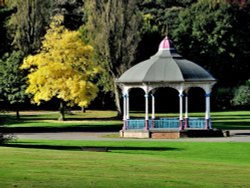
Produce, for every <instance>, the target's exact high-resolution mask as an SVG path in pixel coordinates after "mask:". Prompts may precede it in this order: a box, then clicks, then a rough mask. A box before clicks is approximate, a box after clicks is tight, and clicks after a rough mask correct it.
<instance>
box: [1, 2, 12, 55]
mask: <svg viewBox="0 0 250 188" xmlns="http://www.w3.org/2000/svg"><path fill="white" fill-rule="evenodd" d="M12 11H13V10H12V9H10V8H8V7H7V5H6V4H5V1H0V33H1V37H0V56H2V55H3V54H4V53H5V52H7V51H9V48H10V45H9V41H8V38H7V28H6V21H7V19H8V18H9V16H10V15H11V13H12Z"/></svg>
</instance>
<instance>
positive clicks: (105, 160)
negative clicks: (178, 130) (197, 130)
mask: <svg viewBox="0 0 250 188" xmlns="http://www.w3.org/2000/svg"><path fill="white" fill-rule="evenodd" d="M12 146H13V147H0V155H1V160H0V167H1V168H0V174H1V175H0V187H1V188H5V187H7V188H8V187H23V188H27V187H38V188H39V187H53V188H54V187H55V188H56V187H61V188H63V187H69V188H74V187H126V188H127V187H131V188H132V187H143V188H144V187H157V188H159V187H192V188H193V187H250V181H249V177H250V157H249V156H250V143H196V142H195V143H192V142H164V141H141V140H138V141H125V140H122V141H49V140H47V141H35V140H19V141H18V142H17V143H13V145H12ZM82 146H91V147H94V146H99V147H100V146H101V147H108V149H109V152H89V151H81V150H80V147H82ZM25 147H26V148H25ZM27 147H29V148H27ZM38 148H39V149H38ZM41 148H43V149H41Z"/></svg>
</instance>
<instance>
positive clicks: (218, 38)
mask: <svg viewBox="0 0 250 188" xmlns="http://www.w3.org/2000/svg"><path fill="white" fill-rule="evenodd" d="M249 11H250V9H249V5H248V4H246V6H242V5H241V4H238V3H229V2H227V1H225V0H199V1H198V2H197V3H195V4H192V5H191V6H190V7H188V8H186V9H183V11H181V12H180V14H179V17H178V20H177V24H175V26H176V27H175V28H174V29H173V30H172V32H171V35H172V36H173V39H174V41H175V44H176V46H177V48H178V51H179V52H180V53H181V54H183V55H184V56H185V57H187V58H189V59H192V60H194V61H195V62H199V63H200V64H203V66H205V67H206V68H207V69H209V70H210V71H211V72H213V74H214V76H215V77H216V78H218V79H219V80H220V84H221V85H226V86H232V85H237V84H239V82H242V81H243V80H246V79H247V78H246V75H247V76H248V72H249V71H250V70H249V63H246V61H247V59H248V58H249V54H250V50H249V44H250V43H249V37H248V38H247V37H246V35H247V33H249V32H250V30H249V29H250V27H249V23H250V21H249V19H246V18H248V17H249ZM235 72H242V74H241V75H238V78H237V79H235V77H234V76H232V75H234V73H235Z"/></svg>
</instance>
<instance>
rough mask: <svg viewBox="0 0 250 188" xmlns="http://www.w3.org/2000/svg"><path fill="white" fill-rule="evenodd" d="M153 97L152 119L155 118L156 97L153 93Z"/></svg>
mask: <svg viewBox="0 0 250 188" xmlns="http://www.w3.org/2000/svg"><path fill="white" fill-rule="evenodd" d="M151 97H152V119H155V97H154V95H153V94H151Z"/></svg>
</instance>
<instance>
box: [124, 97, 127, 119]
mask: <svg viewBox="0 0 250 188" xmlns="http://www.w3.org/2000/svg"><path fill="white" fill-rule="evenodd" d="M123 120H127V95H126V94H123Z"/></svg>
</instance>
